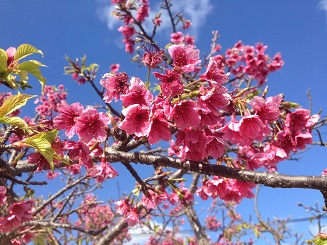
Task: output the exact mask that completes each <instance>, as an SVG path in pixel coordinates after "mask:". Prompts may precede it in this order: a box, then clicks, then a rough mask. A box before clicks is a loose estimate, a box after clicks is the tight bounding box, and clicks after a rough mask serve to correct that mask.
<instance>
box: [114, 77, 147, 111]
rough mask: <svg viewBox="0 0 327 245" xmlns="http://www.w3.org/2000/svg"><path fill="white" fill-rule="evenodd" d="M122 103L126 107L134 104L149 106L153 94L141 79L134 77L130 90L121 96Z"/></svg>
mask: <svg viewBox="0 0 327 245" xmlns="http://www.w3.org/2000/svg"><path fill="white" fill-rule="evenodd" d="M120 98H121V100H122V103H123V105H124V106H125V107H128V106H130V105H133V104H138V105H140V106H149V105H150V103H151V102H152V100H153V95H152V94H151V92H150V91H149V90H147V89H146V87H145V84H144V83H143V82H142V81H141V79H139V78H136V77H132V78H131V84H130V86H129V91H128V92H127V93H126V94H124V95H121V96H120Z"/></svg>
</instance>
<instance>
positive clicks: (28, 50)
mask: <svg viewBox="0 0 327 245" xmlns="http://www.w3.org/2000/svg"><path fill="white" fill-rule="evenodd" d="M36 53H39V54H41V55H42V57H43V53H42V51H41V50H39V49H37V48H35V47H33V46H32V45H29V44H22V45H20V46H19V47H18V48H17V50H16V53H15V56H14V59H15V61H19V60H21V59H23V58H25V57H26V56H29V55H31V54H36Z"/></svg>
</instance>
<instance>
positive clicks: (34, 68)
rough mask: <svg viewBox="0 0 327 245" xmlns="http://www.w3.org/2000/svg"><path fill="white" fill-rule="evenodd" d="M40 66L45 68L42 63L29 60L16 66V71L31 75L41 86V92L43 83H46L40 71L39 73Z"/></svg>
mask: <svg viewBox="0 0 327 245" xmlns="http://www.w3.org/2000/svg"><path fill="white" fill-rule="evenodd" d="M40 66H45V65H43V64H42V63H40V62H38V61H35V60H29V61H24V62H22V63H20V64H19V65H18V66H17V69H18V70H20V71H25V72H28V73H30V74H32V75H33V76H34V77H36V78H37V79H38V80H39V81H40V83H41V86H42V91H43V89H44V86H45V83H46V79H45V78H44V77H43V76H42V74H41V71H40V68H39V67H40Z"/></svg>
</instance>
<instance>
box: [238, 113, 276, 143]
mask: <svg viewBox="0 0 327 245" xmlns="http://www.w3.org/2000/svg"><path fill="white" fill-rule="evenodd" d="M239 131H240V135H241V136H243V137H247V138H249V139H257V140H261V139H262V138H263V137H264V136H265V135H267V134H269V133H270V130H269V128H268V127H267V126H266V125H265V124H264V123H263V122H262V121H261V120H260V118H259V117H258V116H257V115H248V116H244V117H242V119H241V120H240V128H239Z"/></svg>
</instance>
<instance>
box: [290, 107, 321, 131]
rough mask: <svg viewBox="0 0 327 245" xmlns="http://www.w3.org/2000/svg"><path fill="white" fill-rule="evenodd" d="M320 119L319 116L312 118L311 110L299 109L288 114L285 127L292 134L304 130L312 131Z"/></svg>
mask: <svg viewBox="0 0 327 245" xmlns="http://www.w3.org/2000/svg"><path fill="white" fill-rule="evenodd" d="M318 119H319V116H317V115H313V116H312V117H311V116H310V111H309V110H307V109H302V108H297V109H295V112H292V113H289V114H287V116H286V120H285V127H286V128H287V130H289V131H290V132H292V133H298V132H300V131H302V130H304V129H306V130H310V129H311V127H312V126H313V125H314V124H315V123H316V122H317V121H318Z"/></svg>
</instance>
